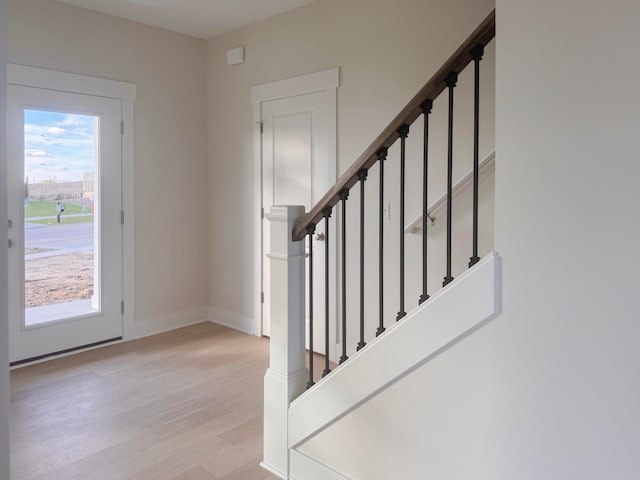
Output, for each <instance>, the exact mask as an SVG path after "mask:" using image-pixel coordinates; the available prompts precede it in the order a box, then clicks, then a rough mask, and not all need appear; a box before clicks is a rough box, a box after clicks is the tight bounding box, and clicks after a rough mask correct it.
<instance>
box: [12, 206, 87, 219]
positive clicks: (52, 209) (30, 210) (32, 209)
mask: <svg viewBox="0 0 640 480" xmlns="http://www.w3.org/2000/svg"><path fill="white" fill-rule="evenodd" d="M61 203H62V204H63V205H64V213H63V214H62V216H64V215H65V214H67V215H68V214H75V213H88V214H90V213H91V207H86V210H84V211H83V210H82V205H76V204H74V203H67V202H64V201H61ZM56 214H57V212H56V202H46V201H36V202H25V203H24V218H32V217H55V216H56ZM45 223H47V222H46V221H45Z"/></svg>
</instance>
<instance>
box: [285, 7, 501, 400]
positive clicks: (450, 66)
mask: <svg viewBox="0 0 640 480" xmlns="http://www.w3.org/2000/svg"><path fill="white" fill-rule="evenodd" d="M494 36H495V10H494V11H492V12H491V13H490V14H489V16H487V18H486V19H485V20H484V21H483V22H482V23H481V24H480V25H479V26H478V28H476V30H475V31H474V32H473V33H472V34H471V35H470V36H469V37H468V38H467V39H466V40H465V41H464V43H463V44H462V45H460V47H459V48H458V49H457V50H456V51H455V52H454V54H453V55H451V57H450V58H449V59H448V60H447V61H446V62H445V63H444V64H443V65H442V67H441V68H440V69H439V70H438V71H437V72H436V73H435V75H433V77H431V79H429V81H428V82H427V83H426V84H425V86H424V87H423V88H422V89H421V90H420V91H419V92H418V93H417V94H416V95H415V97H414V98H413V99H412V100H411V101H410V102H409V103H408V104H407V106H406V107H405V108H403V109H402V111H401V112H400V113H399V114H398V115H397V116H396V117H395V118H394V119H393V120H392V121H391V123H389V125H388V126H387V127H386V128H385V129H384V130H383V132H382V133H381V134H380V135H378V137H377V138H376V139H375V140H374V141H373V143H372V144H371V145H370V146H369V147H368V148H367V149H366V150H365V151H364V153H363V154H362V155H361V156H360V157H359V158H358V159H357V160H356V162H354V164H353V165H352V166H351V167H350V168H349V169H348V170H347V172H346V173H345V174H344V175H342V177H340V179H339V180H338V182H337V183H336V184H335V185H334V186H333V187H332V188H331V189H330V190H329V191H328V192H327V193H326V194H325V195H324V196H323V197H322V199H321V200H320V201H319V202H318V203H317V204H316V205H315V206H314V207H313V208H312V209H311V211H310V212H309V213H307V214H306V215H304V216H302V217H301V218H300V219H299V220H298V221H297V222H296V224H295V227H294V228H293V233H292V240H293V241H300V240H304V238H305V237H308V241H309V251H312V250H313V234H314V232H315V227H316V225H317V224H318V223H319V222H320V221H322V219H323V218H324V220H325V223H326V224H327V225H326V227H328V218H329V216H331V213H332V211H333V209H334V208H336V206H337V205H338V203H340V205H341V207H340V208H341V213H342V215H341V223H342V229H341V231H340V235H341V237H342V238H341V239H340V240H341V241H340V244H341V251H342V261H341V265H340V275H341V285H342V288H341V297H342V302H341V304H342V308H341V329H340V330H341V337H342V342H341V343H342V352H341V355H340V358H339V363H340V364H342V363H344V362H345V361H346V360H347V359H348V356H347V341H346V338H347V318H346V317H347V311H346V284H347V273H346V269H347V267H346V257H347V255H346V254H345V252H346V244H347V238H346V237H347V229H346V225H347V223H346V222H347V219H346V202H347V199H348V197H349V192H350V191H351V189H352V188H353V187H354V186H355V185H357V184H359V186H360V187H359V188H360V202H361V204H360V295H359V301H360V325H359V328H360V332H359V339H360V341H359V342H358V344H357V347H356V348H357V350H360V349H361V348H363V347H364V346H365V345H366V342H365V338H364V295H365V293H364V263H365V260H364V217H365V215H364V212H365V204H364V188H365V181H366V178H367V172H368V171H369V169H371V168H372V167H373V166H374V165H376V164H378V168H379V179H380V185H379V199H380V202H379V240H378V241H379V266H378V270H379V271H378V276H379V280H378V281H379V291H378V302H379V319H378V320H379V325H378V328H377V331H376V336H378V335H380V334H382V333H383V332H384V331H385V322H384V320H385V319H384V308H383V307H384V288H383V278H384V262H383V260H384V238H383V237H384V226H383V225H384V222H383V220H384V208H385V202H384V164H385V162H386V161H388V160H387V156H388V151H389V148H390V147H391V146H392V145H394V144H395V142H397V141H398V140H399V141H400V231H399V240H400V241H399V245H400V272H399V285H398V287H399V298H400V302H399V303H400V305H399V309H398V313H397V315H396V321H398V320H401V319H402V318H403V317H404V316H405V315H406V311H405V304H404V301H405V291H404V290H405V222H404V213H405V157H406V153H405V152H406V140H407V137H408V135H409V131H410V128H411V125H412V124H413V123H414V122H415V121H416V120H417V119H418V118H419V117H420V116H422V117H423V132H422V133H423V135H422V137H423V188H422V199H423V202H422V207H423V213H422V222H423V225H422V232H423V235H422V293H421V295H420V297H419V299H418V302H417V303H418V304H421V303H423V302H425V301H426V300H427V299H428V298H429V293H428V289H427V235H426V232H427V222H428V218H429V216H428V207H429V206H428V204H427V202H428V200H427V198H428V191H427V189H428V183H429V182H428V176H429V175H428V174H429V148H428V147H429V116H430V114H431V112H432V109H433V103H434V100H436V98H438V96H439V95H440V94H441V93H443V92H444V91H445V90H447V92H448V97H449V98H448V100H449V101H448V129H447V136H448V138H447V186H446V191H447V194H446V203H447V205H446V212H447V219H446V275H445V277H444V279H443V283H442V286H443V287H444V286H446V285H448V284H449V283H451V281H453V274H452V225H453V218H452V202H453V191H452V190H453V140H454V138H453V113H454V91H455V90H454V89H455V87H456V85H457V81H458V75H459V74H460V73H461V72H462V71H463V70H464V69H465V68H466V67H467V66H468V65H469V64H470V63H471V62H473V63H474V67H475V77H474V114H473V117H474V118H473V207H472V208H473V214H472V218H473V220H472V221H473V227H472V236H473V238H472V252H471V256H470V258H469V263H468V266H469V268H470V267H472V266H473V265H475V264H476V263H477V262H478V261H479V260H480V258H479V256H478V178H479V161H478V160H479V159H478V155H479V148H478V145H479V96H480V61H481V60H482V57H483V53H484V48H485V46H486V45H487V44H488V43H489V42H490V41H491V40H492V39H493V38H494ZM325 239H326V242H327V243H326V245H328V241H329V231H328V228H327V230H326V233H325ZM325 262H326V264H327V265H328V252H327V255H326V257H325ZM311 268H313V266H312V265H310V269H311ZM326 268H327V267H326V266H325V269H326ZM325 278H328V270H326V271H325ZM325 295H327V296H328V295H329V289H328V288H327V289H326V291H325ZM312 302H313V291H312V288H310V289H309V304H312ZM324 320H325V322H326V325H325V329H326V330H327V331H328V328H329V315H328V310H327V315H326V316H325V319H324ZM313 321H314V319H313V315H312V314H311V315H310V316H309V322H310V325H309V326H308V331H309V332H313ZM326 348H327V351H326V352H325V353H326V355H325V369H324V372H323V376H325V375H327V374H328V373H329V372H330V369H329V349H328V347H327V346H326ZM312 350H313V349H312V348H310V349H309V356H310V357H309V365H310V375H309V381H308V382H307V388H309V387H311V386H312V385H314V377H313V351H312Z"/></svg>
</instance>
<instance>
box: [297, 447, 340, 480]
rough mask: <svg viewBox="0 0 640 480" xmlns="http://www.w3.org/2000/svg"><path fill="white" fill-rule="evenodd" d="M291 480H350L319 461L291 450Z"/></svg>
mask: <svg viewBox="0 0 640 480" xmlns="http://www.w3.org/2000/svg"><path fill="white" fill-rule="evenodd" d="M289 462H290V470H291V474H290V476H289V478H290V479H291V480H349V478H348V477H345V476H344V475H342V474H340V473H338V472H336V471H335V470H333V469H331V468H329V467H328V466H326V465H324V464H322V463H320V462H318V461H317V460H315V459H313V458H311V457H309V456H307V455H305V454H303V453H300V452H299V451H297V450H294V449H291V451H290V452H289Z"/></svg>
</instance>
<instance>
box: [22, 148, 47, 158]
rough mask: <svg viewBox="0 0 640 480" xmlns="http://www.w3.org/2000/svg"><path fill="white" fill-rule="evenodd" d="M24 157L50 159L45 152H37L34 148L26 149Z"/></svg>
mask: <svg viewBox="0 0 640 480" xmlns="http://www.w3.org/2000/svg"><path fill="white" fill-rule="evenodd" d="M24 156H25V157H50V156H51V154H50V153H47V152H45V151H44V150H37V149H35V148H27V149H26V150H25V151H24Z"/></svg>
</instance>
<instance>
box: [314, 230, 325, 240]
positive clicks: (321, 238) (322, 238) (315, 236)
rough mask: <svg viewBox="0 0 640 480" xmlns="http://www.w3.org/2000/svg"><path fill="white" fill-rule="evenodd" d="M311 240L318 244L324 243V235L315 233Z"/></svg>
mask: <svg viewBox="0 0 640 480" xmlns="http://www.w3.org/2000/svg"><path fill="white" fill-rule="evenodd" d="M313 239H314V240H317V241H318V242H324V239H325V236H324V233H322V232H320V233H316V234H315V235H314V236H313Z"/></svg>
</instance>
